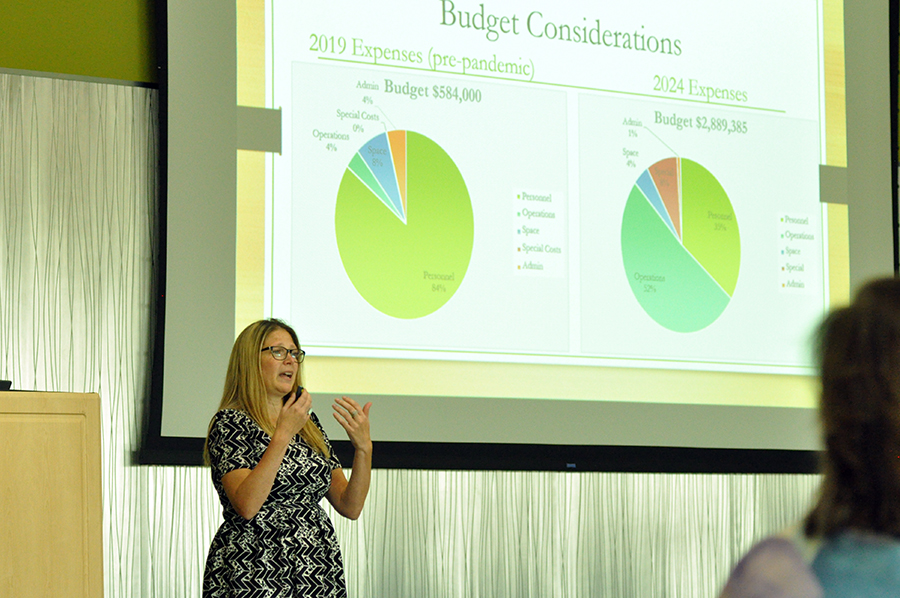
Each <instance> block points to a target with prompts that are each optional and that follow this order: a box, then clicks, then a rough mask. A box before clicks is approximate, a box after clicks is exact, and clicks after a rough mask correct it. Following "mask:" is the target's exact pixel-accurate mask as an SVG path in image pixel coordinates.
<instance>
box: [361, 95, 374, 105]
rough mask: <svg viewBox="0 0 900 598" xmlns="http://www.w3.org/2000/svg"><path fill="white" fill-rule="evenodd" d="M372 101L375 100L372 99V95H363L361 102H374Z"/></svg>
mask: <svg viewBox="0 0 900 598" xmlns="http://www.w3.org/2000/svg"><path fill="white" fill-rule="evenodd" d="M374 103H375V102H374V101H372V96H363V104H374Z"/></svg>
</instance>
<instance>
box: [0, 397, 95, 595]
mask: <svg viewBox="0 0 900 598" xmlns="http://www.w3.org/2000/svg"><path fill="white" fill-rule="evenodd" d="M0 468H2V469H0V471H2V472H3V473H2V477H3V479H2V481H0V547H2V548H0V554H2V556H0V596H10V597H12V596H15V597H16V598H32V597H35V598H38V597H44V596H48V597H50V596H52V597H57V596H66V597H67V598H68V597H72V598H82V597H83V598H102V596H103V552H102V550H103V510H102V490H101V479H100V476H101V473H100V397H99V396H98V395H96V394H73V393H49V392H0Z"/></svg>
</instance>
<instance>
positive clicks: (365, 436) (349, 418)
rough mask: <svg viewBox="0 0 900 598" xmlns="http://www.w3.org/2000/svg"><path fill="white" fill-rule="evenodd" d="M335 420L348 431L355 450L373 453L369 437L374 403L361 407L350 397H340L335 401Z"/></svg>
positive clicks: (333, 406)
mask: <svg viewBox="0 0 900 598" xmlns="http://www.w3.org/2000/svg"><path fill="white" fill-rule="evenodd" d="M331 407H332V408H333V409H334V419H336V420H337V422H338V423H339V424H341V426H342V427H343V428H344V429H345V430H347V436H349V437H350V443H351V444H352V445H353V448H355V449H357V450H359V449H361V450H364V451H369V452H371V451H372V438H371V436H370V435H369V409H370V408H371V407H372V403H371V402H369V403H366V406H365V407H360V406H359V403H357V402H356V401H354V400H353V399H351V398H350V397H340V398H338V399H335V400H334V405H332V406H331Z"/></svg>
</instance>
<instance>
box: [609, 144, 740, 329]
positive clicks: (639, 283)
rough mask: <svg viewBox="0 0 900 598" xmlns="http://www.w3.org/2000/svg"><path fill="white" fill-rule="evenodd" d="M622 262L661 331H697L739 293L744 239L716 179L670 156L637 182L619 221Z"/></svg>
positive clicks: (704, 171)
mask: <svg viewBox="0 0 900 598" xmlns="http://www.w3.org/2000/svg"><path fill="white" fill-rule="evenodd" d="M622 261H623V263H624V266H625V274H626V276H627V277H628V282H629V284H630V285H631V290H632V292H633V293H634V296H635V298H636V299H637V301H638V303H639V304H640V306H641V307H642V308H643V310H644V311H645V312H646V313H647V315H649V316H650V317H651V318H652V319H653V320H655V321H656V322H657V323H658V324H660V325H661V326H663V327H665V328H668V329H669V330H673V331H675V332H696V331H698V330H701V329H703V328H706V327H707V326H709V325H710V324H712V323H713V322H715V321H716V319H718V317H719V316H720V315H721V314H722V312H723V311H725V308H726V307H727V306H728V304H729V302H730V301H731V297H732V296H733V295H734V291H735V287H736V286H737V279H738V273H739V271H740V266H741V238H740V234H739V231H738V223H737V218H736V216H735V213H734V209H733V207H732V205H731V201H730V200H729V199H728V195H727V194H726V193H725V190H724V189H723V188H722V185H721V184H719V181H718V180H716V178H715V176H713V174H712V173H711V172H709V171H708V170H707V169H706V168H704V167H703V166H702V165H700V164H698V163H697V162H694V161H692V160H688V159H686V158H667V159H665V160H660V161H659V162H657V163H655V164H653V165H652V166H650V167H649V168H648V169H646V170H645V171H644V172H643V173H641V175H640V176H639V177H638V179H637V181H636V182H635V184H634V186H633V187H632V188H631V192H630V194H629V196H628V200H627V201H626V203H625V212H624V215H623V217H622Z"/></svg>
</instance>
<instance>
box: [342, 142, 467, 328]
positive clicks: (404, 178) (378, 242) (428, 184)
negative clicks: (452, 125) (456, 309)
mask: <svg viewBox="0 0 900 598" xmlns="http://www.w3.org/2000/svg"><path fill="white" fill-rule="evenodd" d="M334 224H335V235H336V237H337V245H338V251H339V252H340V256H341V262H342V263H343V265H344V270H345V271H346V273H347V276H348V277H349V278H350V281H351V282H352V283H353V286H354V287H355V288H356V290H357V291H358V292H359V294H360V295H361V296H362V297H363V299H365V300H366V301H367V302H368V303H369V305H371V306H372V307H374V308H375V309H377V310H378V311H380V312H382V313H384V314H387V315H389V316H392V317H395V318H404V319H413V318H421V317H423V316H427V315H428V314H431V313H434V312H435V311H437V310H438V309H440V308H441V307H443V306H444V305H445V304H446V303H447V301H449V300H450V298H451V297H453V295H454V293H456V291H457V289H459V286H460V284H462V281H463V278H464V277H465V275H466V270H467V269H468V267H469V260H470V258H471V257H472V243H473V241H474V236H475V224H474V218H473V214H472V202H471V200H470V199H469V192H468V190H467V188H466V184H465V181H463V177H462V174H460V172H459V169H458V168H457V167H456V164H454V163H453V160H452V159H451V158H450V156H449V155H447V153H446V152H445V151H444V150H443V149H442V148H441V147H440V146H439V145H438V144H437V143H435V142H434V141H432V140H431V139H429V138H428V137H425V136H424V135H421V134H419V133H415V132H412V131H404V130H394V131H388V132H386V133H382V134H380V135H376V136H375V137H373V138H372V139H370V140H369V141H367V142H366V143H364V144H363V145H362V147H360V148H359V150H358V151H357V152H356V153H355V154H354V155H353V157H352V158H351V160H350V163H349V164H348V166H347V168H346V170H345V171H344V175H343V178H342V179H341V184H340V187H339V188H338V193H337V202H336V205H335V215H334Z"/></svg>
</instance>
